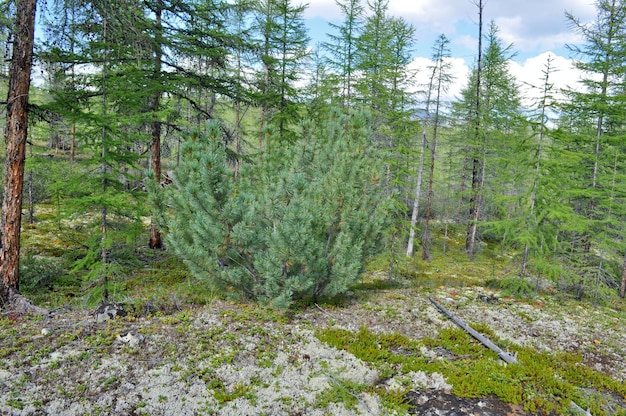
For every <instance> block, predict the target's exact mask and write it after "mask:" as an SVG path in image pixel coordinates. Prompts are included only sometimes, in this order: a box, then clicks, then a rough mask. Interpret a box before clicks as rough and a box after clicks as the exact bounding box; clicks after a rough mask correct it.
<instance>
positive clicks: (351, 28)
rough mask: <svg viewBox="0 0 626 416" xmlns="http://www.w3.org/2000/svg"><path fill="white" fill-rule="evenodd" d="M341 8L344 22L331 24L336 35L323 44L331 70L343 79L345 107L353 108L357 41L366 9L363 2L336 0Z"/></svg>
mask: <svg viewBox="0 0 626 416" xmlns="http://www.w3.org/2000/svg"><path fill="white" fill-rule="evenodd" d="M335 3H336V4H337V5H338V6H339V8H340V10H341V14H342V16H343V21H342V22H341V23H340V24H335V23H330V27H331V29H333V30H335V31H336V33H330V34H328V35H327V36H328V38H329V41H328V42H324V43H322V48H323V49H324V50H326V51H327V52H328V54H329V57H328V63H329V67H330V69H331V70H334V71H336V72H337V74H338V75H339V77H340V79H341V84H342V96H343V97H344V106H345V107H346V108H350V107H351V106H352V100H353V97H352V96H353V91H354V83H355V77H356V72H357V40H358V38H359V34H360V32H361V30H362V27H363V19H364V14H365V9H364V8H363V6H362V5H361V0H343V1H342V0H335Z"/></svg>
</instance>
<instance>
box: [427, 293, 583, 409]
mask: <svg viewBox="0 0 626 416" xmlns="http://www.w3.org/2000/svg"><path fill="white" fill-rule="evenodd" d="M428 300H430V302H431V303H432V304H433V305H435V307H436V308H437V309H439V311H441V312H442V313H443V314H444V315H446V316H447V317H448V318H449V319H450V320H451V321H452V322H454V323H455V324H457V325H458V326H459V327H461V328H462V329H463V330H464V331H465V332H467V333H468V334H470V335H471V336H472V337H474V338H475V339H476V340H477V341H478V342H480V343H481V344H483V345H484V346H485V347H487V348H489V349H490V350H492V351H494V352H495V353H496V354H498V357H500V358H501V359H502V360H503V361H505V362H506V363H508V364H511V363H517V362H518V361H517V356H515V355H512V354H509V353H508V352H506V351H504V350H502V348H500V347H498V346H497V345H496V344H494V343H493V342H492V341H491V340H489V339H488V338H487V337H485V336H484V335H482V334H481V333H480V332H478V331H476V330H475V329H474V328H472V327H471V326H469V325H468V324H467V323H465V321H464V320H462V319H461V318H459V317H458V316H456V315H455V314H453V313H452V312H450V311H449V310H447V309H446V308H445V307H444V306H443V305H442V304H441V303H439V302H437V301H436V300H435V299H433V298H432V297H430V296H429V297H428ZM570 408H571V409H572V411H573V412H574V413H575V414H577V415H584V416H593V415H592V414H591V412H589V410H584V409H583V408H582V407H580V406H579V405H577V404H576V403H574V402H571V403H570Z"/></svg>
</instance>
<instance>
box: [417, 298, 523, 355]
mask: <svg viewBox="0 0 626 416" xmlns="http://www.w3.org/2000/svg"><path fill="white" fill-rule="evenodd" d="M428 299H429V300H430V301H431V302H432V304H433V305H435V306H436V307H437V309H439V310H440V311H441V312H442V313H443V314H444V315H446V316H447V317H448V318H450V320H451V321H452V322H454V323H455V324H457V325H458V326H460V327H461V328H463V329H464V330H465V332H467V333H468V334H470V335H471V336H473V337H474V338H475V339H476V340H477V341H478V342H480V343H481V344H483V345H484V346H485V347H487V348H489V349H490V350H491V351H493V352H495V353H496V354H498V357H500V358H501V359H502V360H503V361H505V362H507V363H509V364H512V363H516V362H517V357H516V356H515V355H512V354H509V353H508V352H506V351H504V350H502V348H500V347H498V346H497V345H496V344H494V343H493V342H492V341H491V340H489V338H487V337H485V336H484V335H482V334H481V333H480V332H478V331H476V330H474V328H472V327H471V326H469V325H468V324H466V323H465V321H464V320H462V319H461V318H459V317H458V316H456V315H455V314H453V313H452V312H450V311H449V310H447V309H446V308H445V307H444V306H443V305H442V304H441V303H439V302H437V301H436V300H435V299H433V298H431V297H429V298H428Z"/></svg>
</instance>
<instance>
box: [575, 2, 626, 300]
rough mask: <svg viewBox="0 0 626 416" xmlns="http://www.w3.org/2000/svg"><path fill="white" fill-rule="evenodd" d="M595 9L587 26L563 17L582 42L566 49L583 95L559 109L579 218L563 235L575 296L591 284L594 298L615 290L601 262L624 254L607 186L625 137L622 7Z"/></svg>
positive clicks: (625, 8) (625, 17)
mask: <svg viewBox="0 0 626 416" xmlns="http://www.w3.org/2000/svg"><path fill="white" fill-rule="evenodd" d="M596 9H597V18H596V20H595V21H594V22H592V23H589V24H583V23H581V22H580V21H579V20H578V19H577V18H576V17H574V16H573V15H571V14H567V15H566V16H567V18H568V21H569V22H570V24H571V26H572V28H573V29H574V31H575V32H577V33H578V34H580V35H581V36H582V38H583V40H584V42H583V44H582V45H581V46H578V47H576V46H570V49H571V50H572V52H574V53H575V55H576V58H577V61H576V63H575V65H576V67H577V68H578V69H579V70H581V71H582V72H583V73H584V74H585V77H584V78H583V80H582V84H583V86H584V90H583V91H568V98H569V99H570V102H569V103H568V104H566V105H565V106H564V107H563V109H564V110H565V111H566V113H567V114H568V117H569V118H570V119H572V120H576V121H577V125H576V126H575V127H576V130H573V131H572V134H573V136H572V139H573V140H574V143H575V148H576V151H577V152H579V157H580V160H581V164H580V169H579V171H578V172H577V173H576V177H577V178H578V182H579V192H578V194H577V195H576V196H575V197H574V198H573V199H572V201H571V203H572V205H573V206H575V207H576V212H577V213H578V214H580V223H579V230H580V231H579V232H573V233H571V234H570V235H569V237H570V239H571V244H572V246H571V249H572V251H573V252H576V253H578V255H577V256H576V257H577V261H576V264H578V265H579V266H578V268H577V269H578V270H577V272H576V274H578V275H579V276H582V278H581V279H580V281H579V293H580V294H581V295H583V294H584V292H585V291H586V290H587V289H588V288H589V287H590V285H591V284H592V283H594V286H595V287H596V294H597V288H598V283H606V284H609V285H611V286H612V285H616V281H617V280H618V279H617V278H616V277H615V276H613V277H611V276H610V273H608V271H607V269H606V263H607V257H613V256H614V254H611V255H609V254H608V253H615V251H616V250H620V251H621V252H624V247H620V246H619V244H615V242H616V241H618V240H620V239H623V236H624V234H623V231H622V230H621V227H618V228H616V227H615V226H614V224H615V223H618V222H621V221H622V218H623V217H621V216H619V214H620V212H619V210H618V211H616V210H615V208H616V207H617V206H619V204H616V203H615V198H614V197H615V195H618V194H620V193H621V188H620V185H621V183H623V182H621V181H617V182H615V184H616V186H617V188H615V187H614V186H613V185H611V184H612V183H613V182H614V179H615V176H616V173H619V172H620V171H621V170H622V167H621V166H620V164H619V163H618V164H616V162H615V161H616V160H617V161H619V160H620V159H619V157H618V158H617V159H614V157H615V156H616V155H619V154H622V153H623V150H622V149H621V147H622V146H621V144H620V138H621V137H623V135H624V134H625V133H626V130H625V127H624V126H625V125H626V111H625V110H624V95H623V92H624V87H623V85H624V84H623V83H624V79H625V77H626V3H625V2H624V1H622V0H599V1H597V2H596ZM616 168H617V170H616ZM618 190H619V191H618ZM616 191H617V194H616V193H615V192H616ZM609 207H610V208H609ZM618 218H619V219H618ZM622 274H623V273H622Z"/></svg>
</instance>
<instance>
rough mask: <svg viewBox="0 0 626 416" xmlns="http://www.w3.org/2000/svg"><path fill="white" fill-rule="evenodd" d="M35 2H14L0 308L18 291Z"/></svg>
mask: <svg viewBox="0 0 626 416" xmlns="http://www.w3.org/2000/svg"><path fill="white" fill-rule="evenodd" d="M36 3H37V2H36V0H17V2H16V16H15V40H14V42H13V54H12V57H11V67H10V70H9V91H8V94H7V118H6V130H5V144H6V163H5V174H4V195H3V199H2V223H1V225H0V229H1V232H2V237H1V240H0V243H1V244H0V305H4V304H5V303H7V302H8V301H9V294H10V293H14V292H18V291H19V254H20V233H21V229H20V226H21V222H22V191H23V188H24V164H25V161H26V138H27V130H28V91H29V88H30V72H31V68H32V64H33V41H34V36H35V10H36Z"/></svg>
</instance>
